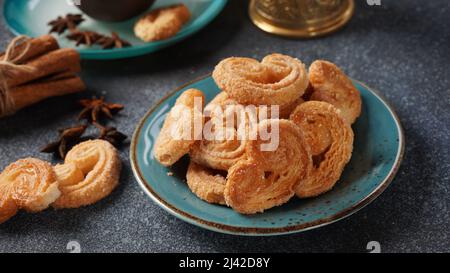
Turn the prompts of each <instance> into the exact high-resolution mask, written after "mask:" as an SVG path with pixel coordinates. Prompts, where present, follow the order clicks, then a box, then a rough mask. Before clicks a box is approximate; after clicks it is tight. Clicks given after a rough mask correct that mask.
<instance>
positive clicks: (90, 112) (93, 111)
mask: <svg viewBox="0 0 450 273" xmlns="http://www.w3.org/2000/svg"><path fill="white" fill-rule="evenodd" d="M80 104H81V105H82V106H83V107H84V109H83V110H82V111H81V113H80V114H79V115H78V120H82V119H85V120H87V121H90V122H93V123H95V122H97V120H98V119H99V118H100V116H101V115H103V116H106V117H107V118H110V119H112V118H113V115H114V114H116V113H118V112H120V111H121V110H123V109H124V106H123V105H122V104H118V103H108V102H105V98H104V97H101V98H99V99H98V98H96V97H93V98H92V99H84V100H80Z"/></svg>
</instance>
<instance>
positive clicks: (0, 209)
mask: <svg viewBox="0 0 450 273" xmlns="http://www.w3.org/2000/svg"><path fill="white" fill-rule="evenodd" d="M60 194H61V193H60V191H59V189H58V183H57V180H56V176H55V173H54V172H53V169H52V166H51V165H50V164H49V163H47V162H45V161H42V160H39V159H34V158H26V159H21V160H18V161H16V162H14V163H12V164H11V165H9V166H8V167H6V169H5V170H4V171H3V172H2V173H1V174H0V198H1V200H0V222H4V221H6V220H8V219H9V217H12V216H13V215H14V214H15V213H16V212H17V210H18V209H25V210H26V211H28V212H39V211H42V210H45V209H46V208H48V207H49V205H50V204H51V203H53V202H54V201H55V200H56V199H57V198H58V197H59V196H60Z"/></svg>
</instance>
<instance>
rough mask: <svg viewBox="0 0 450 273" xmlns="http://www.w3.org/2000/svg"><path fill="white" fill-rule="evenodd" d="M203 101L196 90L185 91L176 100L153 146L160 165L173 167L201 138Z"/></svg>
mask: <svg viewBox="0 0 450 273" xmlns="http://www.w3.org/2000/svg"><path fill="white" fill-rule="evenodd" d="M204 101H205V98H204V95H203V93H202V92H201V91H199V90H196V89H189V90H187V91H185V92H184V93H183V94H181V96H180V97H179V98H178V99H177V101H176V103H175V106H174V107H173V108H172V109H171V111H170V113H169V114H168V116H167V118H166V120H165V121H164V125H163V127H162V129H161V131H160V133H159V136H158V138H157V139H156V142H155V145H154V154H155V158H156V160H158V161H159V162H160V163H161V164H162V165H164V166H171V165H173V164H174V163H175V162H177V161H178V160H179V159H180V158H181V157H183V156H184V155H185V154H187V153H189V150H190V149H191V147H192V145H193V144H194V143H195V141H196V139H200V138H201V134H202V129H203V128H202V127H203V113H202V111H203V105H204ZM196 102H198V103H196ZM198 104H199V105H198ZM174 134H175V135H174Z"/></svg>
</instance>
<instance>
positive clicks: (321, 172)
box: [291, 101, 353, 198]
mask: <svg viewBox="0 0 450 273" xmlns="http://www.w3.org/2000/svg"><path fill="white" fill-rule="evenodd" d="M291 120H292V121H293V122H294V123H295V124H297V125H298V126H299V127H300V128H301V129H302V131H303V132H304V134H305V138H306V140H307V142H308V143H309V146H310V147H311V150H312V152H313V154H314V158H315V162H314V167H313V169H312V171H311V173H310V175H309V176H308V177H307V178H306V179H305V181H304V182H303V183H301V184H300V186H299V187H297V191H296V192H297V196H299V197H301V198H306V197H314V196H317V195H320V194H322V193H324V192H327V191H329V190H331V189H332V188H333V187H334V185H335V184H336V182H337V181H338V180H339V178H340V177H341V174H342V172H343V170H344V167H345V165H346V164H347V163H348V162H349V160H350V158H351V156H352V151H353V131H352V128H351V127H350V124H349V123H348V122H346V121H345V120H344V119H343V117H342V116H341V115H340V114H339V110H338V109H337V108H335V107H334V106H333V105H331V104H329V103H326V102H319V101H309V102H305V103H303V104H301V105H300V106H298V108H297V109H296V110H295V111H294V112H293V113H292V115H291Z"/></svg>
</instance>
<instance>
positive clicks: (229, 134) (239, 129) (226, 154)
mask: <svg viewBox="0 0 450 273" xmlns="http://www.w3.org/2000/svg"><path fill="white" fill-rule="evenodd" d="M214 105H215V104H210V105H209V106H210V107H212V106H214ZM215 106H216V107H218V108H216V109H214V110H212V112H211V113H210V118H209V120H208V122H207V123H205V128H204V137H203V139H202V140H200V141H198V142H196V143H195V144H194V145H193V146H192V149H191V151H190V153H189V155H190V157H191V160H192V161H194V162H196V163H198V164H200V165H203V166H206V167H209V168H212V169H217V170H225V171H227V170H228V169H229V168H230V167H231V166H232V165H234V164H235V163H236V162H237V161H239V160H240V159H241V158H242V157H243V156H244V155H245V144H246V142H247V139H248V133H249V132H248V130H249V129H248V123H249V119H250V115H251V116H253V117H255V119H256V115H257V110H256V108H254V109H250V110H249V112H247V110H246V109H245V107H244V106H243V105H240V104H229V105H222V106H221V105H215ZM210 109H212V108H210ZM215 110H218V112H216V111H215ZM254 123H255V126H256V123H257V122H256V121H255V122H254Z"/></svg>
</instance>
